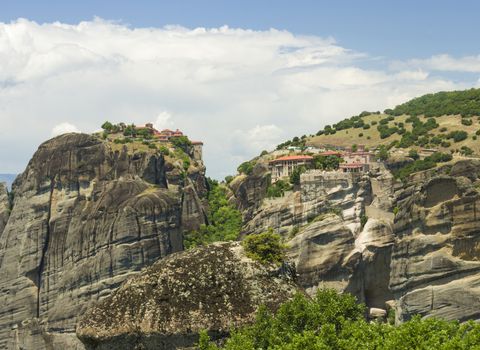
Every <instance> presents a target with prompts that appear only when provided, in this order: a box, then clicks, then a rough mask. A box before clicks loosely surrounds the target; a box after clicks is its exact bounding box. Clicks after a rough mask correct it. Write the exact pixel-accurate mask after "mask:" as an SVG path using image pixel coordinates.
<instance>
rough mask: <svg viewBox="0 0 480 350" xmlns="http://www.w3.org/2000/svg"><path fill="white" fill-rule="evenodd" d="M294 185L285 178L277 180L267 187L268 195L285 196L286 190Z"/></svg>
mask: <svg viewBox="0 0 480 350" xmlns="http://www.w3.org/2000/svg"><path fill="white" fill-rule="evenodd" d="M291 188H292V186H291V185H290V184H289V183H288V182H285V181H283V180H277V182H275V183H274V184H270V185H269V186H268V188H267V197H268V198H274V197H283V196H284V194H285V191H289V190H291Z"/></svg>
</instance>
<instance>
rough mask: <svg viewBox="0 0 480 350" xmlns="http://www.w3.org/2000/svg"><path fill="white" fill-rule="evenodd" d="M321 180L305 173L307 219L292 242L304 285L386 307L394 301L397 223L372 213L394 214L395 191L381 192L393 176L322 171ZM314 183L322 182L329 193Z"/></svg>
mask: <svg viewBox="0 0 480 350" xmlns="http://www.w3.org/2000/svg"><path fill="white" fill-rule="evenodd" d="M318 177H319V178H318V179H317V180H315V181H314V179H313V178H312V176H310V175H309V174H306V175H305V183H304V182H303V181H302V182H301V185H302V199H303V200H301V203H299V204H297V205H296V206H294V208H296V210H297V212H299V213H303V216H304V218H303V219H301V220H299V221H297V222H299V223H300V224H301V226H300V227H299V228H298V229H297V231H298V233H296V235H295V236H294V237H293V238H292V239H291V240H290V241H289V242H288V245H289V247H290V249H289V255H290V257H291V259H293V261H294V262H295V264H296V267H297V272H298V281H299V284H300V285H301V286H302V287H304V288H305V289H306V290H307V292H309V293H310V294H314V293H315V291H316V290H317V289H318V288H325V287H327V288H335V289H337V290H340V291H348V292H351V293H353V294H355V295H356V296H357V297H358V298H359V300H360V301H362V302H365V303H366V304H367V306H369V307H378V308H384V307H385V302H386V301H388V300H390V299H391V298H392V295H391V293H390V292H389V289H388V282H389V276H390V269H389V261H390V260H389V259H390V255H391V249H392V245H393V234H392V228H391V219H390V217H389V216H382V215H378V216H377V217H375V216H374V217H371V218H368V217H367V216H366V213H367V209H370V211H371V212H372V213H374V210H376V211H378V212H379V213H382V212H383V211H386V210H389V205H388V203H389V200H388V198H389V196H390V192H389V191H380V190H379V188H378V187H379V185H378V182H380V183H383V181H388V179H391V178H389V177H388V175H387V174H386V173H384V172H381V173H379V174H370V176H363V177H358V176H353V175H350V174H349V175H347V174H341V173H319V175H318ZM302 180H303V178H302ZM374 181H376V182H374ZM314 183H319V184H321V186H320V187H321V188H323V189H324V192H323V193H322V192H321V190H320V189H319V188H317V187H316V186H314ZM304 185H306V186H304ZM304 192H314V193H315V196H311V193H310V194H308V193H304ZM302 207H303V208H304V210H302V211H299V210H298V209H299V208H302ZM375 213H376V212H375Z"/></svg>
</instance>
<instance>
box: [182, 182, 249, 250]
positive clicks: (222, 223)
mask: <svg viewBox="0 0 480 350" xmlns="http://www.w3.org/2000/svg"><path fill="white" fill-rule="evenodd" d="M208 187H209V191H208V195H207V201H208V207H209V209H208V213H207V218H208V225H201V226H200V228H199V229H198V230H195V231H191V232H188V233H185V235H184V246H185V248H186V249H189V248H193V247H196V246H200V245H205V244H209V243H213V242H219V241H233V240H235V239H237V238H238V235H239V234H240V229H241V228H242V222H243V221H242V214H241V213H240V211H238V210H237V208H235V207H234V206H233V205H232V204H230V202H229V201H228V198H227V188H226V187H225V186H224V185H220V184H219V183H218V182H217V181H215V180H211V179H208Z"/></svg>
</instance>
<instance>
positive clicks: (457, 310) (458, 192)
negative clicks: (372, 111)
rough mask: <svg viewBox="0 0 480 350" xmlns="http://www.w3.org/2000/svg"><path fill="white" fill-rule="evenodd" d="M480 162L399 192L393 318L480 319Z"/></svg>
mask: <svg viewBox="0 0 480 350" xmlns="http://www.w3.org/2000/svg"><path fill="white" fill-rule="evenodd" d="M479 177H480V161H478V160H465V161H459V162H457V163H456V164H454V165H453V166H445V167H442V168H440V169H438V170H436V171H428V172H425V173H421V174H417V175H416V176H413V177H412V178H411V181H410V182H409V184H408V186H406V187H405V188H404V189H402V190H401V191H399V192H398V194H397V197H398V204H397V206H398V208H399V212H398V215H397V216H396V219H395V235H396V240H395V241H396V242H395V246H394V250H393V254H392V261H391V266H392V274H391V281H390V288H391V290H392V292H393V293H394V294H395V299H396V300H397V301H398V302H397V318H398V320H399V321H404V320H408V319H409V318H410V317H411V316H412V315H413V314H420V315H422V316H427V315H428V316H438V317H442V318H446V319H456V320H460V321H464V320H467V319H476V320H478V319H480V275H479V271H480V261H479V260H480V220H479V212H478V211H477V207H478V208H480V194H479V193H478V186H479V185H480V181H479Z"/></svg>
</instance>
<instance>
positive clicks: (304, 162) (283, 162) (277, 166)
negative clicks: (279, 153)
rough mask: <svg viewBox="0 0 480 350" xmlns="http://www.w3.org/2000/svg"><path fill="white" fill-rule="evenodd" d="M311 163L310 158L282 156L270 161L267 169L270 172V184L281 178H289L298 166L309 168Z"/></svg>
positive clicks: (311, 159) (311, 158)
mask: <svg viewBox="0 0 480 350" xmlns="http://www.w3.org/2000/svg"><path fill="white" fill-rule="evenodd" d="M312 163H313V157H312V156H305V155H295V156H284V157H280V158H277V159H274V160H272V161H270V163H269V167H270V171H271V172H272V183H274V182H276V181H277V180H278V179H280V178H282V177H289V176H290V175H291V174H292V173H293V170H295V169H296V168H298V167H299V166H305V167H307V168H309V167H311V165H312Z"/></svg>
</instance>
